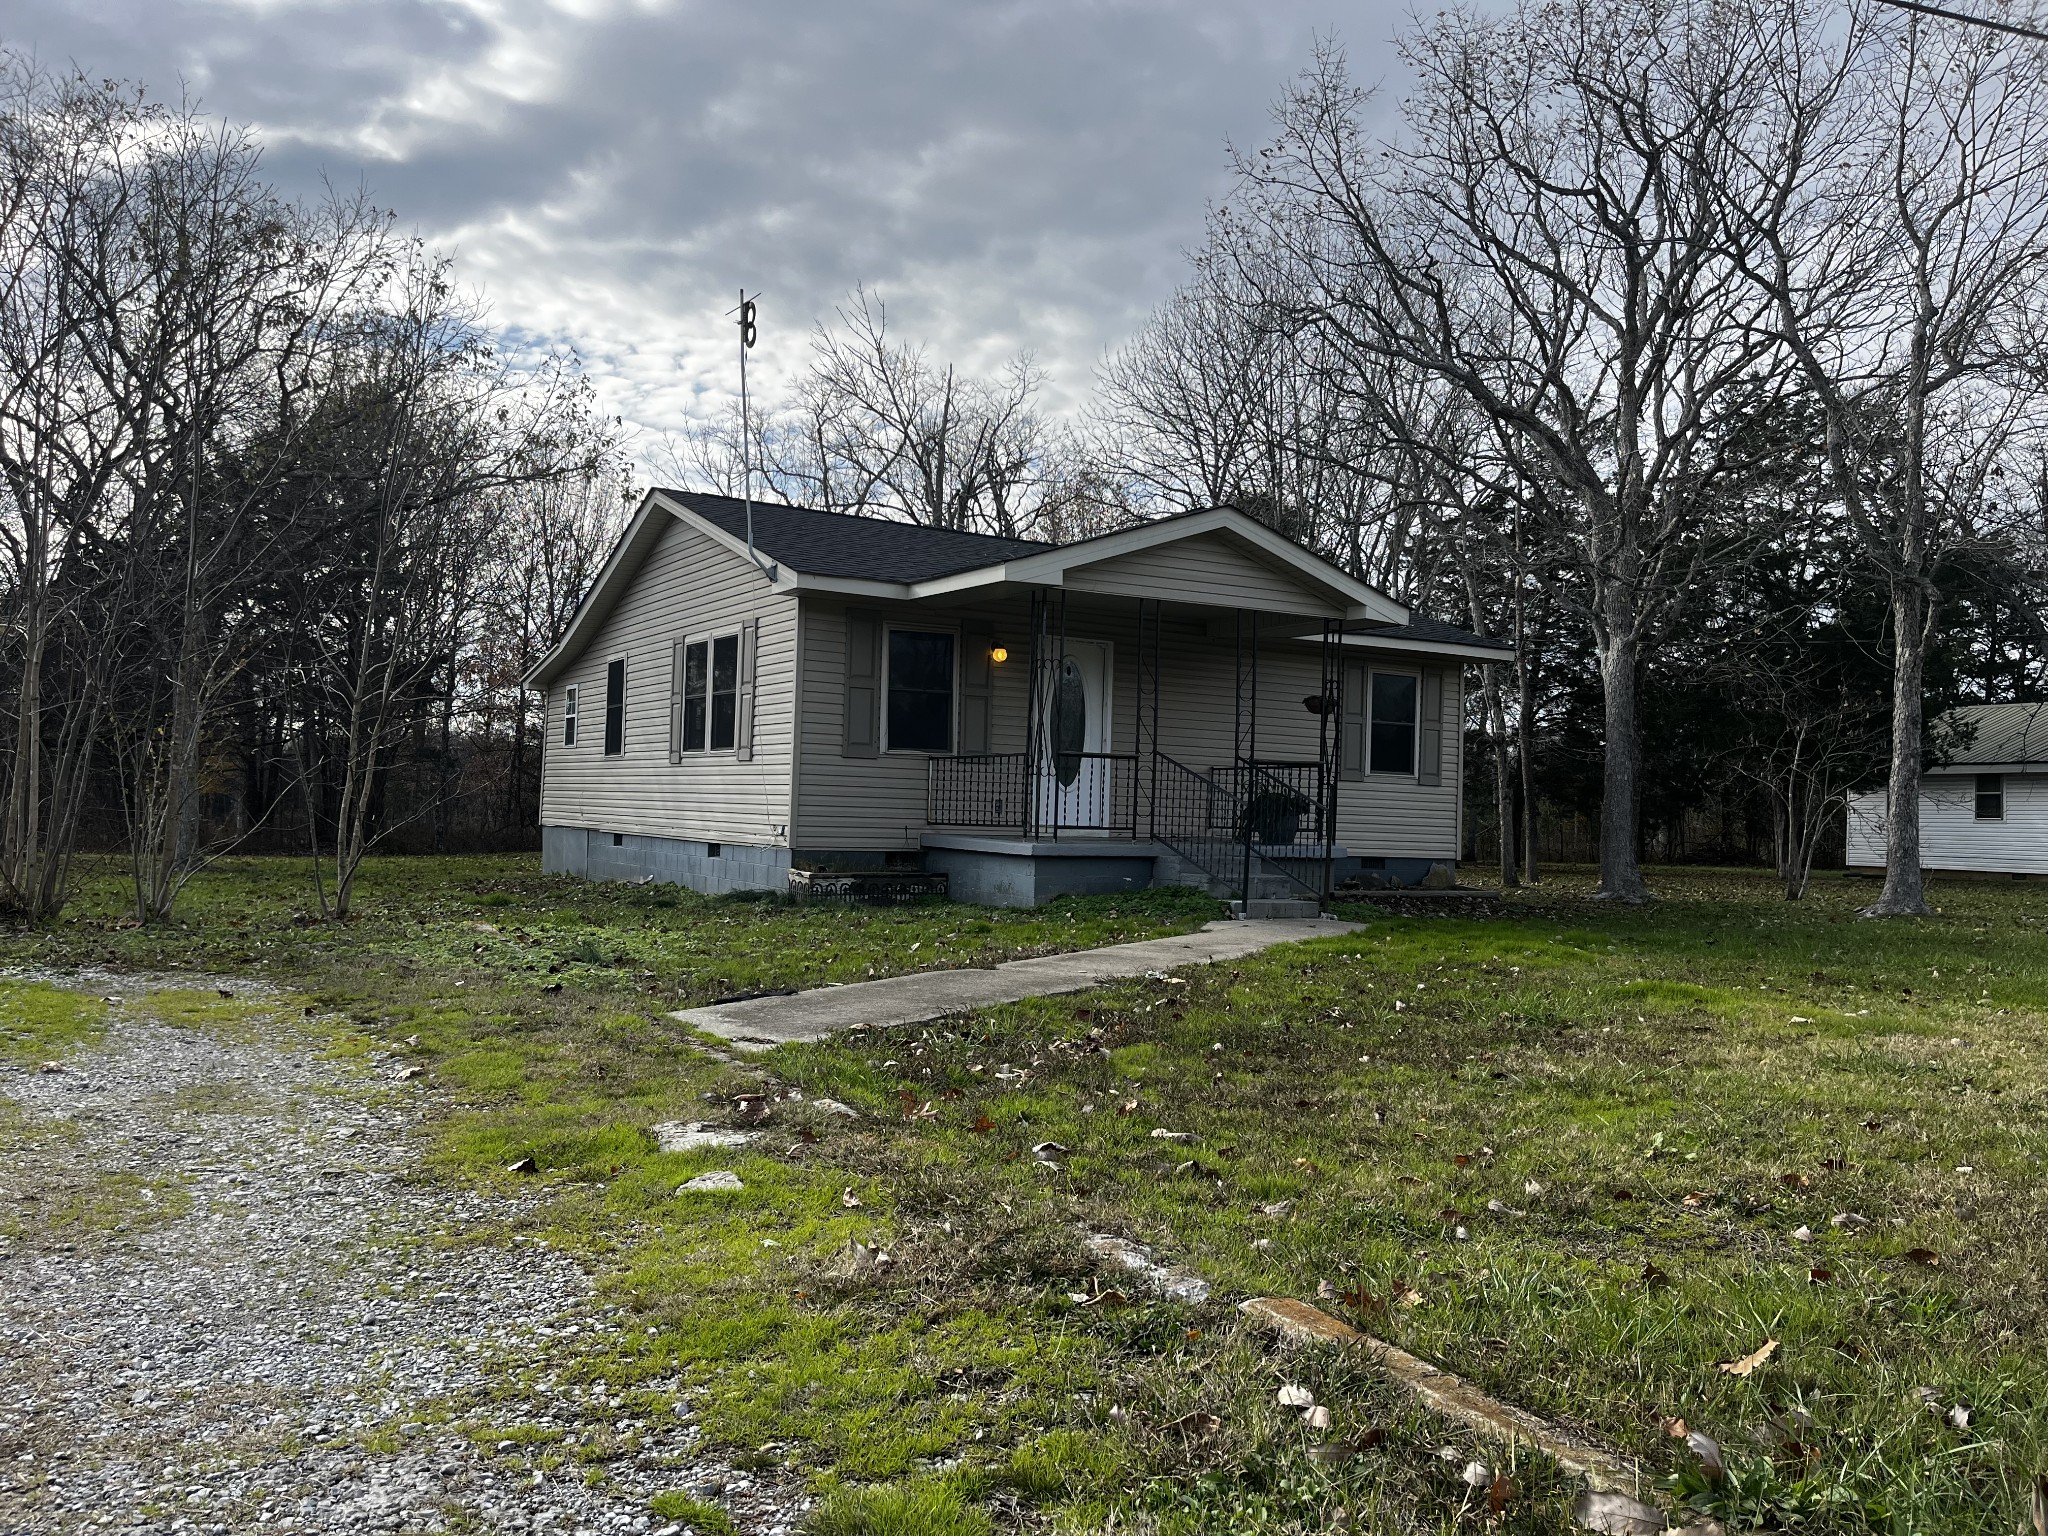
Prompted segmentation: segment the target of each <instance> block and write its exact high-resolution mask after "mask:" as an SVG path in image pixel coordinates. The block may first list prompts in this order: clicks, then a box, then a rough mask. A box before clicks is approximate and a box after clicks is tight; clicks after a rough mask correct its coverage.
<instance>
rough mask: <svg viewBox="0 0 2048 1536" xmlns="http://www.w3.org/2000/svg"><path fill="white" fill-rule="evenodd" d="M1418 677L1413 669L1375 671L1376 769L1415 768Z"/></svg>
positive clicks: (1400, 770)
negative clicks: (1404, 670) (1410, 670)
mask: <svg viewBox="0 0 2048 1536" xmlns="http://www.w3.org/2000/svg"><path fill="white" fill-rule="evenodd" d="M1418 687H1419V680H1418V679H1417V678H1416V676H1415V674H1414V673H1412V672H1375V673H1373V675H1372V764H1371V768H1370V771H1371V772H1373V773H1413V772H1414V771H1415V696H1416V693H1417V690H1418Z"/></svg>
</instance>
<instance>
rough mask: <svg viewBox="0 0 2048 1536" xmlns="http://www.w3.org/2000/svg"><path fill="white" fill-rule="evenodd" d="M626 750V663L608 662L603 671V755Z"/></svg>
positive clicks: (611, 754)
mask: <svg viewBox="0 0 2048 1536" xmlns="http://www.w3.org/2000/svg"><path fill="white" fill-rule="evenodd" d="M625 750H626V663H625V662H624V661H623V660H619V661H613V662H608V663H606V665H605V669H604V755H605V756H606V757H617V756H618V755H619V754H620V753H621V752H623V751H625Z"/></svg>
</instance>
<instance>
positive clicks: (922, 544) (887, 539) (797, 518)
mask: <svg viewBox="0 0 2048 1536" xmlns="http://www.w3.org/2000/svg"><path fill="white" fill-rule="evenodd" d="M661 494H662V495H664V496H666V497H668V498H669V499H670V500H671V501H675V502H680V503H681V504H682V505H683V506H686V507H688V508H689V509H690V510H691V511H692V512H694V513H696V514H697V515H698V516H699V517H701V518H704V519H705V520H706V521H707V522H711V523H715V524H717V525H718V527H719V528H721V529H723V530H724V531H725V532H726V533H729V534H731V535H732V536H733V537H734V538H736V539H743V538H745V537H746V536H747V512H746V503H744V502H743V501H741V500H740V499H739V498H738V497H737V496H713V495H710V494H708V493H707V492H703V491H671V490H663V491H662V493H661ZM1051 547H1052V546H1051V545H1049V544H1041V543H1039V542H1038V541H1037V540H1035V539H1001V538H996V537H995V536H993V535H991V534H986V533H955V532H953V531H952V530H951V529H949V528H926V527H922V526H920V525H918V524H916V523H898V522H891V521H889V520H888V519H886V518H880V517H856V516H854V515H853V514H851V513H847V512H814V511H812V510H811V509H810V508H808V507H792V506H786V505H784V504H783V503H781V502H771V501H757V502H755V503H754V548H756V549H758V550H759V551H760V552H761V553H762V555H764V556H765V557H766V558H768V559H770V560H773V561H775V562H777V563H778V564H781V565H786V566H788V567H789V568H790V569H791V570H793V571H802V572H803V573H804V574H806V575H809V576H841V577H849V578H854V579H861V580H867V581H902V582H909V581H931V580H934V579H936V578H937V577H940V576H952V575H955V574H957V573H958V572H960V571H972V570H976V569H978V568H980V567H981V566H985V565H999V564H1001V563H1002V562H1003V561H1005V560H1015V559H1018V558H1020V557H1021V556H1024V555H1032V554H1036V553H1038V551H1040V550H1042V549H1050V548H1051Z"/></svg>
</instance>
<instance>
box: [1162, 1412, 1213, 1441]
mask: <svg viewBox="0 0 2048 1536" xmlns="http://www.w3.org/2000/svg"><path fill="white" fill-rule="evenodd" d="M1222 1427H1223V1421H1222V1420H1221V1419H1219V1418H1217V1417H1216V1415H1215V1414H1213V1413H1204V1412H1203V1411H1202V1410H1201V1409H1199V1408H1197V1409H1196V1410H1195V1411H1194V1412H1193V1413H1184V1414H1182V1415H1181V1416H1180V1417H1179V1418H1177V1419H1169V1420H1167V1421H1166V1422H1165V1423H1164V1424H1162V1425H1160V1426H1159V1432H1160V1433H1161V1434H1173V1433H1178V1434H1183V1435H1186V1436H1188V1437H1189V1438H1190V1439H1194V1440H1201V1439H1205V1438H1207V1437H1208V1436H1210V1435H1213V1434H1215V1433H1216V1431H1218V1430H1219V1429H1221V1428H1222Z"/></svg>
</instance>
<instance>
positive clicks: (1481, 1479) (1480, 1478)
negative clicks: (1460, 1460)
mask: <svg viewBox="0 0 2048 1536" xmlns="http://www.w3.org/2000/svg"><path fill="white" fill-rule="evenodd" d="M1458 1475H1459V1476H1460V1477H1461V1478H1463V1479H1464V1482H1465V1486H1466V1487H1467V1488H1486V1487H1490V1486H1492V1483H1493V1468H1491V1467H1489V1466H1488V1465H1487V1464H1486V1463H1485V1462H1483V1461H1468V1462H1466V1463H1465V1470H1464V1471H1463V1472H1461V1473H1459V1474H1458Z"/></svg>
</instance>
